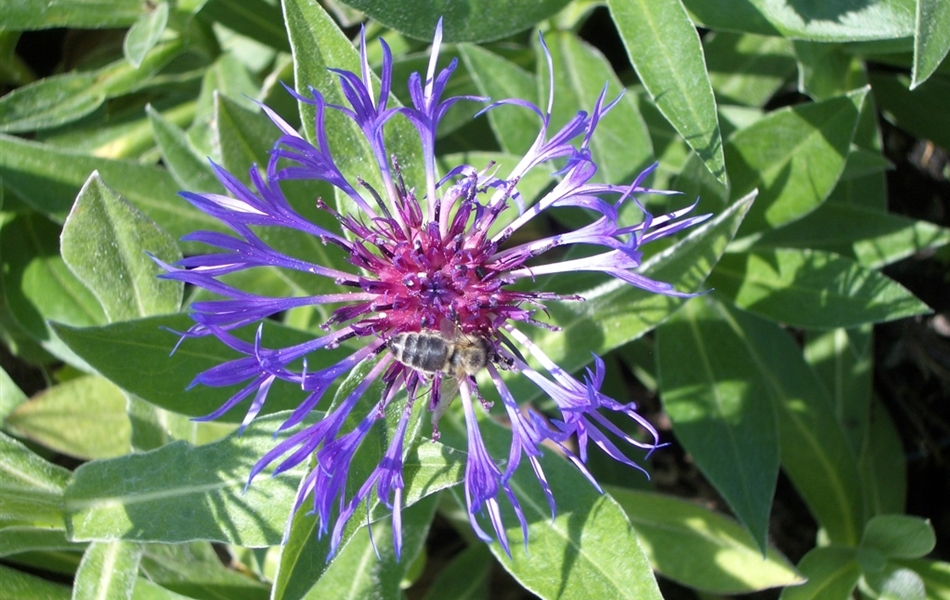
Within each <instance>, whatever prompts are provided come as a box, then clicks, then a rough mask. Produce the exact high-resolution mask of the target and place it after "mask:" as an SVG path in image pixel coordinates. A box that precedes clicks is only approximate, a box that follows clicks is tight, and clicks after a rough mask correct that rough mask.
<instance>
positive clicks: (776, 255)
mask: <svg viewBox="0 0 950 600" xmlns="http://www.w3.org/2000/svg"><path fill="white" fill-rule="evenodd" d="M710 285H712V286H714V287H715V288H716V290H717V292H718V293H720V294H722V295H723V296H724V297H727V298H729V299H731V300H732V301H733V302H735V303H736V305H737V306H740V307H742V308H745V309H747V310H749V311H750V312H754V313H757V314H759V315H762V316H764V317H768V318H770V319H774V320H776V321H779V322H781V323H787V324H789V325H795V326H798V327H817V328H821V329H828V328H832V327H856V326H858V325H862V324H865V323H880V322H884V321H892V320H894V319H900V318H903V317H909V316H913V315H919V314H924V313H927V312H930V308H929V307H928V306H927V305H926V304H924V303H923V302H921V301H920V300H918V299H917V298H916V297H915V296H914V295H913V294H911V293H910V292H909V291H907V290H906V289H905V288H904V287H903V286H902V285H900V284H899V283H897V282H896V281H894V280H892V279H890V278H889V277H887V276H885V275H883V274H881V273H878V272H876V271H872V270H870V269H866V268H864V267H862V266H861V265H859V264H857V263H855V262H853V261H851V260H848V259H846V258H844V257H841V256H837V255H835V254H831V253H829V252H821V251H818V250H772V251H760V252H751V253H748V254H727V255H726V256H724V257H723V259H722V260H721V261H720V262H719V264H718V265H716V269H715V270H714V271H713V274H712V276H711V277H710Z"/></svg>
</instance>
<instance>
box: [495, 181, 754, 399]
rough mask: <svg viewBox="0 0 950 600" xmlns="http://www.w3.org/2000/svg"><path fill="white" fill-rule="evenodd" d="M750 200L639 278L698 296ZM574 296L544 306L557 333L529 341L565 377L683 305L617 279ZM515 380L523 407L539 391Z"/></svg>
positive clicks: (657, 259) (651, 263)
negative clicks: (578, 298) (576, 299)
mask: <svg viewBox="0 0 950 600" xmlns="http://www.w3.org/2000/svg"><path fill="white" fill-rule="evenodd" d="M753 198H754V196H752V195H750V196H748V197H746V198H743V199H741V200H739V201H737V202H736V203H735V204H733V205H732V206H730V207H729V208H728V209H726V210H725V211H723V212H722V213H721V214H719V215H717V216H716V217H714V218H712V219H710V220H708V221H706V222H705V223H703V224H702V225H699V226H697V227H695V228H694V229H693V230H692V231H691V232H690V233H689V235H687V236H686V237H684V238H683V239H682V240H680V241H679V242H677V243H676V244H675V245H674V246H672V247H670V248H667V249H666V250H665V251H664V252H662V253H660V254H658V255H656V256H653V257H652V258H650V259H647V260H646V261H644V263H643V264H642V265H641V267H640V270H639V273H640V274H641V275H644V276H646V277H649V278H651V279H656V280H658V281H666V282H669V283H671V284H673V285H674V287H675V288H676V289H677V290H679V291H683V292H698V291H701V290H702V288H701V287H700V286H701V285H702V283H703V281H704V280H705V278H706V276H707V274H708V273H709V272H710V270H711V269H712V267H713V265H715V264H716V261H718V260H719V257H720V256H722V252H723V250H724V249H725V247H726V245H727V244H728V243H729V241H730V240H732V237H733V235H735V232H736V229H738V227H739V224H740V223H741V222H742V218H743V216H744V215H745V214H746V211H748V210H749V206H750V205H751V204H752V200H753ZM566 291H568V292H570V293H573V292H578V293H580V295H581V296H582V297H583V298H585V302H563V303H552V304H549V305H548V311H549V312H550V314H551V316H552V321H553V322H554V324H556V325H558V326H559V327H561V331H548V330H533V331H531V332H530V333H531V338H532V340H533V341H534V343H535V344H537V345H539V346H540V347H542V348H544V352H545V354H547V355H548V356H549V357H550V358H551V360H553V361H554V362H556V363H557V364H558V365H560V366H561V368H563V369H565V370H566V371H567V372H574V371H577V370H578V369H580V368H581V367H583V366H584V365H587V364H589V363H590V361H591V360H592V359H591V353H592V352H593V353H596V354H599V355H602V354H605V353H607V352H609V351H610V350H612V349H614V348H617V347H619V346H622V345H623V344H626V343H627V342H629V341H631V340H634V339H637V338H638V337H640V336H642V335H644V334H645V333H647V332H648V331H650V330H651V329H653V328H654V327H656V326H657V325H659V324H660V323H662V322H663V321H665V320H666V319H668V318H669V316H670V315H671V314H673V312H674V311H675V310H676V309H677V308H679V307H680V306H681V305H682V304H683V303H684V302H685V300H683V299H682V298H674V297H670V296H663V295H660V294H654V293H652V292H647V291H645V290H642V289H640V288H636V287H633V286H631V285H628V284H626V283H624V282H622V281H619V280H611V281H609V282H608V283H605V284H603V285H597V286H591V287H588V288H586V289H570V290H566ZM525 379H526V378H524V377H518V378H514V379H512V380H511V381H510V382H509V385H510V387H511V391H512V393H513V394H514V396H515V397H516V398H519V399H522V400H523V401H525V402H527V401H530V400H533V399H535V398H538V397H539V396H540V391H539V390H538V388H537V387H536V386H534V385H533V384H531V383H529V382H527V381H525Z"/></svg>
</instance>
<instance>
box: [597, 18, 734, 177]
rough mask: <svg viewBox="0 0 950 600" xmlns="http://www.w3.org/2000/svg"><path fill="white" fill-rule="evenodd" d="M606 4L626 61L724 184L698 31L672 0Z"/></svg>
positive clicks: (723, 166)
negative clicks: (622, 44)
mask: <svg viewBox="0 0 950 600" xmlns="http://www.w3.org/2000/svg"><path fill="white" fill-rule="evenodd" d="M607 5H608V6H609V7H610V13H611V15H612V16H613V18H614V22H615V24H616V26H617V30H618V31H619V32H620V37H621V38H622V40H623V43H624V46H625V47H626V49H627V54H628V56H629V57H630V61H631V62H632V63H633V67H634V69H636V71H637V75H638V76H639V77H640V80H641V81H642V82H643V85H644V87H645V88H646V89H647V91H648V92H649V93H650V96H651V97H652V98H653V99H654V101H655V102H656V106H657V108H658V109H659V110H660V112H661V113H663V116H664V117H666V119H667V120H668V121H669V122H670V124H671V125H673V127H675V128H676V131H677V132H679V134H680V136H682V137H683V139H684V140H686V143H687V144H689V146H690V148H692V149H693V150H694V151H695V152H696V153H697V154H698V155H699V157H700V158H701V159H702V160H703V163H704V164H705V165H706V169H708V170H709V172H710V173H712V174H713V175H715V177H716V179H717V180H718V181H720V182H721V183H723V184H725V182H726V164H725V159H724V157H723V148H722V136H721V134H720V132H719V121H718V119H717V116H716V99H715V97H714V96H713V90H712V85H711V84H710V83H709V75H708V74H707V72H706V65H705V62H704V60H703V48H702V45H701V44H700V41H699V35H698V34H697V32H696V29H695V27H694V26H693V24H692V23H691V22H690V20H689V17H688V16H687V14H686V11H685V10H684V9H683V5H682V4H680V2H679V1H678V0H661V1H659V2H658V1H655V0H654V1H648V0H610V1H609V2H608V3H607ZM748 191H749V190H744V191H743V192H742V193H743V194H744V193H745V192H748Z"/></svg>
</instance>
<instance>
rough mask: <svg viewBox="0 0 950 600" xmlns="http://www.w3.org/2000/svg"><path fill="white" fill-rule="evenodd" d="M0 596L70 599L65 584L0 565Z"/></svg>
mask: <svg viewBox="0 0 950 600" xmlns="http://www.w3.org/2000/svg"><path fill="white" fill-rule="evenodd" d="M0 596H3V597H4V598H17V599H18V600H70V598H72V594H71V591H70V589H69V588H68V587H66V586H65V585H60V584H58V583H53V582H52V581H48V580H46V579H40V578H39V577H37V576H35V575H28V574H26V573H24V572H22V571H15V570H13V569H11V568H10V567H7V566H4V565H0Z"/></svg>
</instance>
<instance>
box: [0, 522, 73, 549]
mask: <svg viewBox="0 0 950 600" xmlns="http://www.w3.org/2000/svg"><path fill="white" fill-rule="evenodd" d="M72 550H84V546H83V544H77V543H74V542H70V541H69V540H67V539H66V532H65V531H64V530H62V529H49V528H48V527H27V526H12V527H3V528H0V556H11V555H13V554H22V553H24V552H58V551H72Z"/></svg>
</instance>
